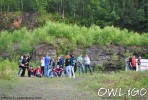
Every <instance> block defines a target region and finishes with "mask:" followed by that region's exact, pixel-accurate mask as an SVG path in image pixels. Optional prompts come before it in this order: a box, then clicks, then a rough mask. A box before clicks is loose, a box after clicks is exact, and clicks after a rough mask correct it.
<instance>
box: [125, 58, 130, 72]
mask: <svg viewBox="0 0 148 100" xmlns="http://www.w3.org/2000/svg"><path fill="white" fill-rule="evenodd" d="M129 60H130V56H128V57H127V58H126V59H125V71H128V70H130V64H129V63H130V62H129Z"/></svg>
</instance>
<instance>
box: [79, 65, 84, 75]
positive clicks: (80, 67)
mask: <svg viewBox="0 0 148 100" xmlns="http://www.w3.org/2000/svg"><path fill="white" fill-rule="evenodd" d="M80 70H82V73H83V74H84V66H83V64H80V63H78V72H79V75H80Z"/></svg>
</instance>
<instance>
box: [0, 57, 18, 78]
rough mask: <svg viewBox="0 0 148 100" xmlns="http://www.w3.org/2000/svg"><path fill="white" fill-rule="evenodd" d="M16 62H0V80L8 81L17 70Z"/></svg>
mask: <svg viewBox="0 0 148 100" xmlns="http://www.w3.org/2000/svg"><path fill="white" fill-rule="evenodd" d="M17 66H18V65H17V62H14V61H9V60H7V59H6V60H3V61H0V79H5V80H10V79H11V78H12V77H13V74H14V73H16V70H17V68H18V67H17Z"/></svg>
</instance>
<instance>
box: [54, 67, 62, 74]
mask: <svg viewBox="0 0 148 100" xmlns="http://www.w3.org/2000/svg"><path fill="white" fill-rule="evenodd" d="M54 71H55V72H57V73H59V72H62V71H63V69H62V68H55V69H54Z"/></svg>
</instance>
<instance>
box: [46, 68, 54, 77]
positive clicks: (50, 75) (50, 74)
mask: <svg viewBox="0 0 148 100" xmlns="http://www.w3.org/2000/svg"><path fill="white" fill-rule="evenodd" d="M47 76H48V77H50V78H52V77H53V71H52V70H51V69H49V70H48V72H47Z"/></svg>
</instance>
